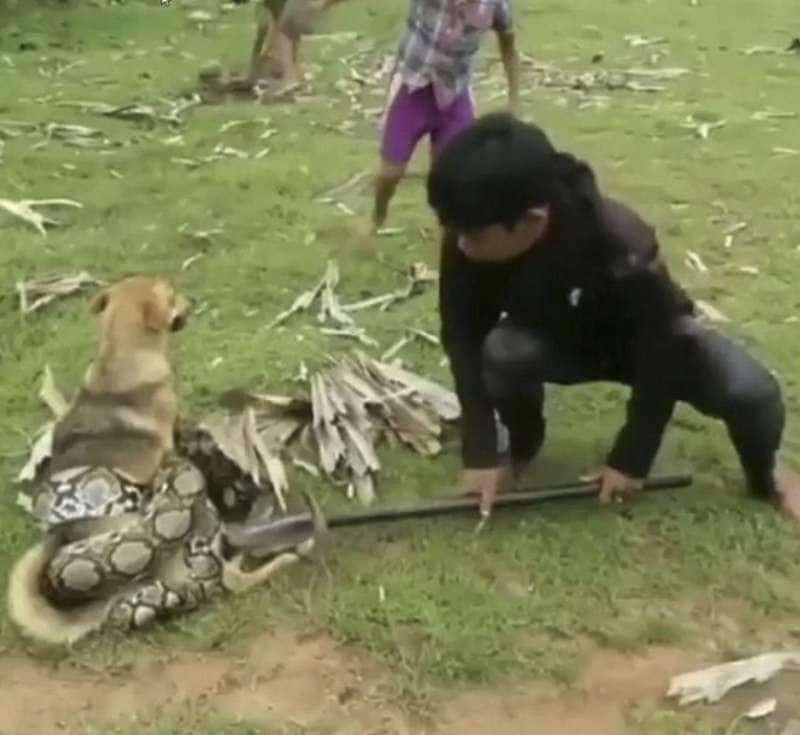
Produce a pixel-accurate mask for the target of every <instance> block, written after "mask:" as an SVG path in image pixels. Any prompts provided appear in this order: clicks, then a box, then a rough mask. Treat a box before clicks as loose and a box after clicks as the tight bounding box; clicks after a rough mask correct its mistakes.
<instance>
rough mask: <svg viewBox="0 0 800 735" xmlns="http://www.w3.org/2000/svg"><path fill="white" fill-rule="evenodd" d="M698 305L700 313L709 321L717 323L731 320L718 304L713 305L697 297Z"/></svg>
mask: <svg viewBox="0 0 800 735" xmlns="http://www.w3.org/2000/svg"><path fill="white" fill-rule="evenodd" d="M694 303H695V304H696V305H697V308H698V309H699V310H700V313H701V314H702V315H703V316H704V317H705V318H706V319H708V320H709V321H712V322H717V323H725V322H729V321H730V319H729V318H728V317H727V316H726V315H725V314H723V313H722V312H721V311H720V310H719V309H717V307H716V306H712V305H711V304H709V303H708V302H707V301H703V300H702V299H695V302H694Z"/></svg>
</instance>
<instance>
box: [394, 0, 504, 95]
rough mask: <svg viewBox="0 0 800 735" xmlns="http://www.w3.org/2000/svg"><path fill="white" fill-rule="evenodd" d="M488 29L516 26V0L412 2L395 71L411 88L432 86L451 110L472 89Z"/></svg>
mask: <svg viewBox="0 0 800 735" xmlns="http://www.w3.org/2000/svg"><path fill="white" fill-rule="evenodd" d="M488 30H495V31H501V32H502V31H510V30H511V0H411V11H410V13H409V15H408V23H407V29H406V34H405V37H404V38H403V40H402V42H401V43H400V49H399V51H398V58H397V67H396V71H397V73H398V74H399V75H400V78H401V80H402V82H403V83H404V84H405V85H406V86H407V87H408V88H409V89H419V88H420V87H425V86H426V85H428V84H432V85H433V90H434V94H435V96H436V102H437V104H438V106H439V108H440V109H446V108H447V107H449V106H450V105H451V104H452V102H453V100H455V98H456V97H457V96H458V95H459V94H460V93H461V92H463V91H464V89H466V88H467V87H468V85H469V81H470V74H471V72H472V60H473V58H474V57H475V54H476V53H477V52H478V48H479V44H480V36H481V34H482V33H484V32H485V31H488Z"/></svg>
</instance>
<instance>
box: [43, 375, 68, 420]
mask: <svg viewBox="0 0 800 735" xmlns="http://www.w3.org/2000/svg"><path fill="white" fill-rule="evenodd" d="M39 399H40V400H41V401H42V403H44V405H45V406H47V407H48V408H49V409H50V410H51V411H52V413H53V416H55V418H56V419H60V418H61V417H62V416H63V415H64V414H65V413H66V412H67V408H68V407H69V403H68V402H67V399H66V398H64V394H63V393H62V392H61V391H60V390H59V388H58V386H57V385H56V381H55V379H54V378H53V372H52V371H51V370H50V366H49V365H45V366H44V374H43V376H42V386H41V388H39Z"/></svg>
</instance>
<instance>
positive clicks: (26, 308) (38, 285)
mask: <svg viewBox="0 0 800 735" xmlns="http://www.w3.org/2000/svg"><path fill="white" fill-rule="evenodd" d="M98 285H100V281H97V280H96V279H95V278H93V277H92V276H91V275H90V274H89V273H87V272H86V271H81V272H80V273H70V274H66V275H47V276H42V277H40V278H32V279H30V280H28V281H18V282H17V284H16V289H17V293H18V294H19V309H20V311H21V312H22V313H23V314H30V313H31V312H34V311H37V310H39V309H41V308H43V307H44V306H47V304H49V303H51V302H52V301H55V300H56V299H58V298H63V297H65V296H70V295H72V294H74V293H77V292H79V291H80V290H81V289H83V288H84V287H86V286H98Z"/></svg>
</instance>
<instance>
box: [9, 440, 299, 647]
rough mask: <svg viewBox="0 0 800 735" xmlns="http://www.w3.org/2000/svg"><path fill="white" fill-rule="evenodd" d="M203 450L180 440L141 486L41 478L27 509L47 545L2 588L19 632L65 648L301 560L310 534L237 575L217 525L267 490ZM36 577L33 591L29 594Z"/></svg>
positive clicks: (192, 605) (82, 476) (184, 608)
mask: <svg viewBox="0 0 800 735" xmlns="http://www.w3.org/2000/svg"><path fill="white" fill-rule="evenodd" d="M201 447H203V443H202V442H201V441H199V440H197V439H196V438H195V439H194V441H187V442H184V446H183V449H184V452H182V453H181V455H177V454H176V455H172V456H170V457H169V458H168V459H166V460H165V462H164V463H163V465H162V467H160V468H159V470H158V472H157V474H156V476H155V478H154V479H153V481H152V482H151V483H150V484H149V485H147V486H142V485H138V484H137V483H135V482H132V481H131V480H130V478H128V477H126V476H125V475H124V474H123V473H121V472H120V471H118V470H114V469H109V468H105V467H79V468H72V469H69V470H66V471H62V472H57V473H54V474H52V475H49V476H47V477H46V478H45V479H43V480H41V481H39V482H38V483H37V487H36V490H35V492H34V493H33V498H32V501H33V514H34V517H35V518H36V520H37V522H38V523H39V525H40V527H41V528H42V530H43V531H44V533H45V538H44V540H42V541H41V542H39V543H38V544H36V545H35V546H33V547H31V548H30V549H29V550H28V552H27V553H26V554H25V555H24V556H23V557H22V559H20V561H19V562H18V563H17V566H16V567H15V569H14V570H13V572H12V576H11V580H10V590H9V605H10V612H11V617H12V619H14V621H15V622H16V623H17V625H18V626H19V627H20V628H21V629H22V630H23V632H25V633H27V634H28V635H29V636H30V637H33V638H36V639H39V640H40V641H43V642H49V643H58V644H71V643H75V642H77V641H78V640H80V639H82V638H84V637H85V636H87V635H88V634H90V633H93V632H96V631H99V630H101V629H116V630H121V631H130V630H137V629H140V628H143V627H145V626H148V625H150V624H151V623H153V622H155V621H157V620H164V619H166V618H168V617H170V616H173V615H176V614H178V613H183V612H188V611H191V610H194V609H196V608H197V607H199V606H201V605H203V604H205V603H207V602H208V601H210V600H211V599H212V598H214V597H216V596H218V595H221V594H223V593H224V592H234V593H235V592H239V591H242V590H244V589H247V588H249V587H251V586H255V585H257V584H260V583H263V582H265V581H266V580H267V578H268V577H269V576H271V575H272V574H273V573H274V572H275V571H276V570H277V569H279V568H281V567H283V566H285V565H286V564H289V563H292V562H293V561H296V560H297V559H299V558H301V557H302V556H305V555H307V554H308V552H309V551H310V549H311V548H312V547H313V539H309V540H308V541H307V542H306V543H304V544H301V545H299V546H298V547H297V548H295V549H291V550H289V549H286V550H284V552H283V553H280V554H278V555H276V556H275V557H274V558H271V559H269V560H267V561H266V562H265V563H262V564H261V565H260V566H257V567H256V568H255V569H254V570H251V571H244V570H243V568H242V561H243V558H244V557H243V555H242V554H241V553H239V554H237V553H235V550H230V549H227V548H226V543H225V539H224V534H223V524H222V518H223V517H226V518H236V517H241V516H243V515H245V514H246V513H247V511H248V510H249V509H250V508H251V507H252V505H253V503H254V502H255V501H256V499H257V498H258V496H259V495H261V494H262V492H263V491H262V490H261V489H260V488H258V487H257V486H256V485H255V484H254V483H253V482H252V481H251V480H249V478H247V477H244V476H242V475H241V473H237V470H236V469H235V468H234V467H233V465H232V463H230V462H228V461H227V460H226V458H224V457H221V456H219V455H216V456H214V455H213V454H212V453H209V452H208V451H207V443H206V445H205V448H206V451H205V452H202V451H200V449H199V448H201ZM187 453H191V455H192V457H191V459H190V458H189V457H187V456H186V454H187ZM201 468H202V471H201ZM223 483H224V491H223V490H221V488H222V486H223ZM210 487H213V488H214V491H213V492H211V493H210V492H209V488H210ZM212 497H213V498H214V499H215V500H217V502H216V503H215V502H214V500H212ZM223 497H224V498H226V499H227V502H226V503H225V504H224V505H222V507H221V506H220V505H218V503H221V499H222V498H223ZM262 497H263V495H262ZM34 580H38V582H36V584H38V589H37V590H35V591H34V590H25V589H24V587H25V586H26V585H30V584H31V583H33V581H34ZM32 593H33V594H32ZM34 606H35V609H34Z"/></svg>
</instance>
